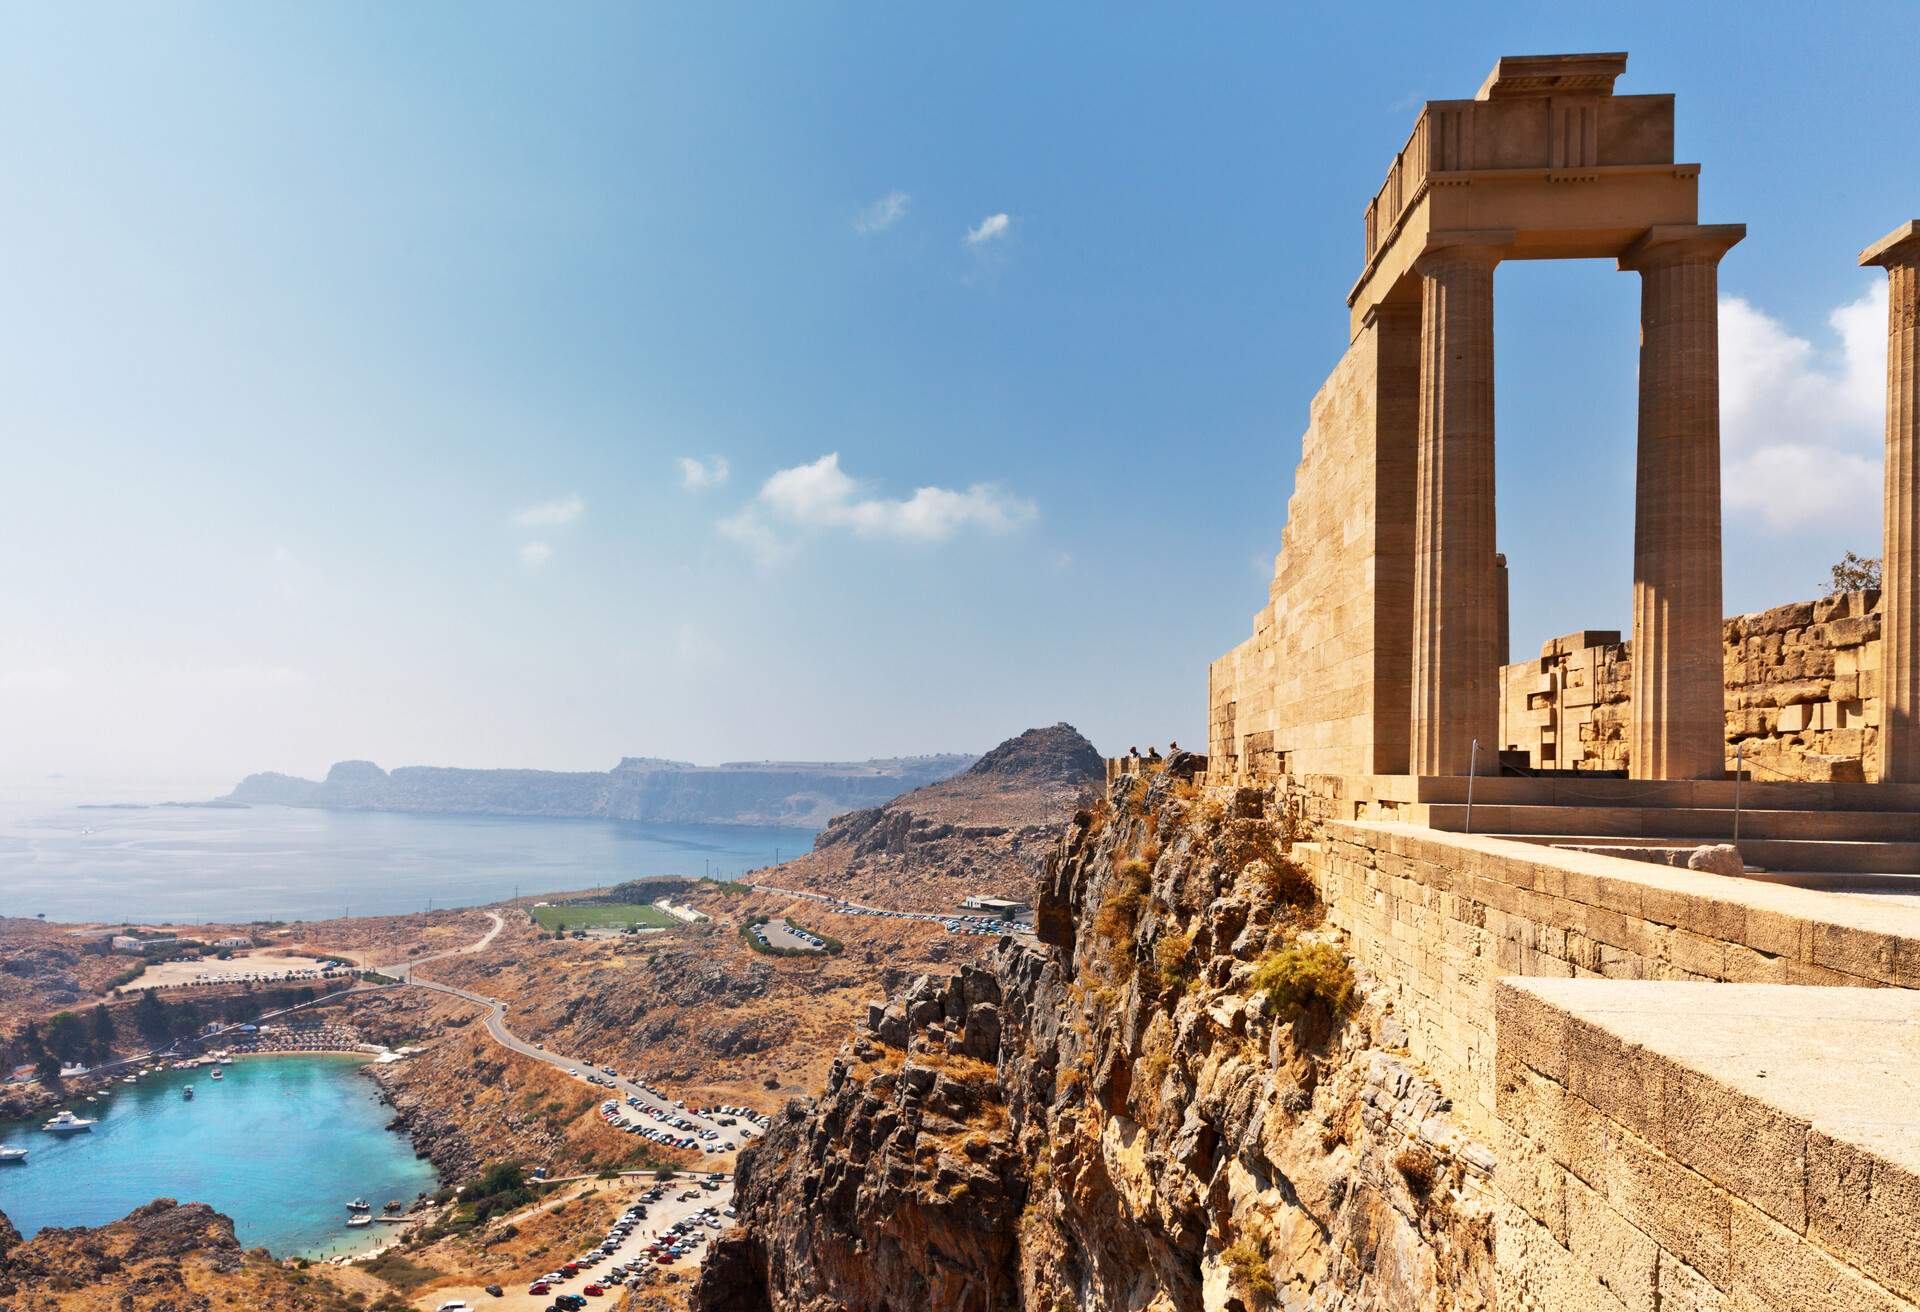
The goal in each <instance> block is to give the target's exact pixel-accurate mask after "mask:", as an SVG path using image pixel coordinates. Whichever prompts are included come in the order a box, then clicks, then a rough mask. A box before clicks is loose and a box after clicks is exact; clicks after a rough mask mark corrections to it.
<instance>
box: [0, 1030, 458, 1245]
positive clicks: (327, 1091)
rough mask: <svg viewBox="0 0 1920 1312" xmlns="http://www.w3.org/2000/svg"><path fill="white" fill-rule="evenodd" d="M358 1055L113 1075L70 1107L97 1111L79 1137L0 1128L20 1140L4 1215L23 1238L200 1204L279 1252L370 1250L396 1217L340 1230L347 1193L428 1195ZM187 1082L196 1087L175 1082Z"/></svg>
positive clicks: (433, 1184) (6, 1171)
mask: <svg viewBox="0 0 1920 1312" xmlns="http://www.w3.org/2000/svg"><path fill="white" fill-rule="evenodd" d="M363 1064H364V1059H362V1058H357V1057H351V1056H309V1055H300V1056H273V1057H244V1058H241V1059H239V1060H237V1061H236V1062H234V1063H233V1064H232V1065H231V1066H228V1067H227V1068H226V1069H225V1073H224V1075H223V1077H222V1078H221V1079H219V1080H214V1079H212V1078H210V1077H211V1074H212V1072H211V1070H210V1069H208V1068H204V1067H203V1068H200V1069H196V1070H168V1071H162V1072H158V1073H155V1074H150V1075H147V1076H144V1077H142V1078H141V1080H140V1081H139V1083H137V1084H131V1085H129V1084H122V1083H119V1082H117V1081H116V1082H115V1083H113V1084H112V1085H111V1086H110V1087H111V1088H112V1089H113V1093H112V1095H111V1096H109V1097H106V1098H101V1099H100V1100H99V1101H98V1102H93V1103H88V1102H85V1101H84V1100H76V1101H75V1102H74V1103H72V1104H70V1106H71V1107H72V1109H73V1110H74V1112H75V1114H76V1115H80V1116H84V1117H87V1118H90V1119H91V1118H98V1120H99V1124H98V1125H96V1126H94V1128H93V1129H92V1130H90V1131H88V1132H86V1133H84V1134H74V1135H69V1136H65V1137H62V1136H58V1135H53V1134H48V1133H45V1132H43V1131H42V1130H41V1129H40V1125H41V1123H42V1121H44V1120H45V1117H44V1116H43V1117H36V1118H35V1119H34V1120H32V1121H28V1122H24V1123H12V1124H5V1125H0V1142H4V1143H7V1144H11V1145H13V1146H14V1147H18V1148H25V1149H28V1150H29V1157H28V1160H27V1161H26V1162H25V1163H24V1164H17V1165H6V1166H0V1212H4V1213H6V1215H7V1216H8V1217H9V1218H10V1219H11V1220H12V1221H13V1223H14V1225H15V1226H17V1227H18V1228H19V1229H20V1231H21V1233H22V1234H24V1235H27V1236H31V1235H33V1234H34V1233H35V1232H36V1231H38V1230H40V1229H41V1228H43V1227H46V1226H95V1225H102V1224H104V1223H106V1222H109V1221H113V1220H116V1219H118V1218H119V1217H121V1216H124V1215H126V1214H127V1213H129V1212H131V1211H133V1210H134V1209H135V1208H137V1207H141V1206H143V1205H145V1204H146V1203H149V1202H152V1201H153V1200H154V1199H155V1198H174V1199H178V1200H180V1201H182V1202H189V1201H190V1202H202V1203H208V1204H210V1205H211V1206H213V1207H214V1208H215V1209H216V1210H218V1211H221V1212H224V1213H226V1214H227V1215H228V1216H231V1217H232V1218H233V1221H234V1227H235V1232H236V1234H237V1235H238V1237H239V1240H240V1242H241V1243H242V1244H243V1245H246V1246H247V1247H253V1246H256V1245H259V1246H264V1247H265V1248H267V1249H269V1250H270V1251H271V1252H273V1253H274V1254H275V1255H276V1256H285V1257H291V1256H305V1257H313V1258H320V1257H330V1256H334V1255H336V1254H342V1253H362V1252H366V1251H368V1250H370V1249H372V1248H373V1247H375V1246H377V1245H378V1244H380V1243H382V1242H384V1241H387V1240H391V1239H392V1238H393V1237H394V1236H393V1234H392V1233H391V1231H393V1230H394V1229H395V1228H396V1227H392V1226H388V1225H382V1224H375V1225H372V1226H367V1227H364V1228H360V1229H351V1230H350V1229H348V1228H347V1227H346V1224H345V1223H346V1217H347V1211H346V1203H347V1200H349V1199H352V1198H365V1199H366V1200H367V1201H368V1202H370V1203H372V1204H373V1206H374V1209H375V1211H376V1212H377V1211H378V1210H379V1209H380V1207H381V1206H383V1205H384V1204H385V1203H386V1202H387V1201H388V1200H389V1199H399V1200H400V1201H401V1202H403V1203H406V1204H409V1205H410V1204H411V1203H412V1202H413V1200H414V1198H415V1197H416V1196H417V1195H418V1194H420V1193H423V1192H424V1193H432V1192H433V1191H434V1190H435V1189H436V1188H438V1180H437V1177H436V1175H435V1172H434V1169H433V1167H432V1165H431V1164H430V1163H428V1162H426V1161H425V1160H423V1159H420V1158H417V1157H415V1156H414V1154H413V1148H412V1145H411V1144H410V1143H409V1141H408V1139H407V1138H406V1136H405V1135H403V1134H400V1133H397V1132H395V1131H391V1130H388V1129H387V1128H386V1127H387V1124H388V1122H389V1120H390V1119H391V1117H392V1113H391V1110H390V1109H389V1108H387V1107H386V1106H385V1105H384V1104H383V1103H382V1102H381V1101H380V1098H379V1095H378V1091H377V1089H376V1088H375V1086H374V1084H373V1083H372V1081H370V1080H367V1079H363V1078H361V1076H360V1074H359V1070H360V1067H361V1066H362V1065H363ZM189 1085H191V1086H192V1087H193V1090H194V1096H193V1097H192V1098H191V1099H188V1098H187V1097H186V1096H185V1092H184V1091H185V1089H186V1087H187V1086H189Z"/></svg>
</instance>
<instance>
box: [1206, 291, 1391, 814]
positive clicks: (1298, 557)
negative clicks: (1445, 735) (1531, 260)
mask: <svg viewBox="0 0 1920 1312" xmlns="http://www.w3.org/2000/svg"><path fill="white" fill-rule="evenodd" d="M1417 319H1418V316H1417V313H1416V314H1414V315H1411V316H1409V315H1407V314H1406V313H1405V312H1404V311H1393V312H1386V313H1383V314H1381V315H1380V316H1379V317H1378V318H1377V319H1376V320H1375V321H1374V322H1373V323H1372V324H1370V325H1369V326H1367V327H1366V328H1364V329H1363V330H1362V331H1361V333H1360V335H1359V336H1358V337H1357V338H1355V339H1354V342H1353V344H1352V346H1350V347H1349V348H1348V350H1347V353H1346V355H1345V356H1344V357H1343V358H1342V359H1341V361H1340V363H1339V365H1338V366H1336V367H1335V369H1334V371H1333V373H1332V374H1331V375H1330V376H1329V377H1328V379H1327V381H1326V383H1325V384H1324V385H1323V386H1322V387H1321V389H1320V391H1319V393H1318V394H1317V395H1316V396H1315V397H1314V399H1313V407H1312V419H1311V422H1310V424H1309V426H1308V428H1307V433H1306V436H1305V438H1304V439H1303V441H1302V445H1301V457H1300V465H1299V469H1298V471H1297V472H1296V474H1295V476H1294V489H1293V495H1292V496H1291V497H1290V498H1289V500H1288V502H1287V521H1286V527H1285V529H1284V530H1283V531H1282V533H1281V546H1280V553H1279V555H1278V556H1277V557H1276V559H1275V564H1274V577H1273V580H1272V582H1271V583H1270V584H1269V586H1268V598H1267V604H1266V605H1265V606H1263V607H1262V608H1261V609H1260V611H1259V612H1258V613H1257V614H1256V615H1255V616H1254V619H1253V635H1252V636H1251V637H1250V638H1248V639H1247V641H1245V642H1243V643H1241V644H1240V645H1239V646H1238V647H1235V648H1234V649H1233V650H1232V651H1230V652H1228V653H1227V654H1226V655H1225V656H1223V657H1221V658H1220V659H1219V660H1217V661H1215V662H1213V664H1212V665H1211V666H1210V667H1209V669H1208V679H1207V685H1208V740H1209V747H1208V753H1209V756H1210V758H1211V759H1212V761H1213V762H1214V769H1216V770H1220V771H1224V772H1225V773H1227V774H1229V775H1233V774H1242V775H1250V776H1255V777H1261V778H1272V777H1275V776H1276V775H1278V774H1280V773H1283V772H1285V771H1287V770H1296V771H1298V770H1306V771H1316V772H1318V771H1331V772H1348V773H1396V772H1399V771H1403V770H1405V769H1406V760H1407V731H1408V720H1409V717H1410V714H1411V697H1412V692H1411V685H1410V683H1409V679H1410V671H1411V667H1412V642H1413V618H1412V605H1413V554H1412V553H1413V472H1414V471H1413V464H1414V422H1415V418H1416V415H1417V409H1416V407H1417V404H1418V397H1417V391H1418V388H1417V378H1418V370H1419V361H1418V355H1417V352H1418V345H1419V332H1418V322H1417Z"/></svg>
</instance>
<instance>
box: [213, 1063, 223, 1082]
mask: <svg viewBox="0 0 1920 1312" xmlns="http://www.w3.org/2000/svg"><path fill="white" fill-rule="evenodd" d="M225 1074H226V1072H224V1071H222V1070H221V1069H220V1068H219V1067H218V1066H215V1067H214V1068H213V1078H214V1079H216V1080H218V1079H221V1078H223V1077H224V1076H225Z"/></svg>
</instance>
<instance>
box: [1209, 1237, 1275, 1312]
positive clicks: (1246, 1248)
mask: <svg viewBox="0 0 1920 1312" xmlns="http://www.w3.org/2000/svg"><path fill="white" fill-rule="evenodd" d="M1267 1257H1268V1250H1267V1245H1266V1242H1265V1241H1264V1240H1253V1239H1245V1238H1242V1239H1236V1240H1234V1241H1233V1243H1232V1245H1231V1246H1229V1247H1228V1248H1227V1250H1226V1251H1225V1252H1223V1253H1222V1254H1220V1260H1221V1262H1223V1263H1224V1264H1225V1265H1226V1268H1227V1270H1228V1271H1231V1272H1232V1273H1233V1279H1234V1283H1235V1284H1237V1285H1239V1286H1240V1288H1241V1289H1242V1290H1244V1291H1245V1292H1246V1295H1247V1301H1248V1302H1249V1303H1252V1304H1253V1305H1254V1306H1255V1307H1266V1306H1268V1305H1270V1304H1271V1303H1272V1302H1273V1301H1274V1299H1276V1298H1278V1297H1279V1295H1280V1290H1279V1287H1278V1286H1276V1285H1275V1284H1274V1283H1273V1273H1272V1272H1271V1271H1269V1270H1268V1269H1267Z"/></svg>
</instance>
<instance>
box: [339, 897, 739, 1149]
mask: <svg viewBox="0 0 1920 1312" xmlns="http://www.w3.org/2000/svg"><path fill="white" fill-rule="evenodd" d="M487 914H488V915H489V916H492V917H493V928H492V929H490V930H488V931H487V935H486V937H485V938H482V939H480V940H478V941H477V942H474V943H469V944H468V945H467V946H465V947H462V948H449V949H447V950H446V951H444V952H436V953H434V954H433V955H432V956H426V957H415V958H414V959H413V960H412V961H409V962H407V963H405V964H404V965H397V966H377V967H375V969H376V970H378V971H379V972H380V973H381V974H383V975H392V976H394V977H395V978H396V979H399V980H400V981H401V982H402V983H405V984H411V985H413V986H414V987H415V988H422V989H432V990H433V991H434V992H436V993H445V994H447V995H449V996H451V997H456V998H461V999H463V1000H465V1001H467V1002H471V1003H473V1004H475V1005H476V1006H479V1007H481V1008H484V1011H483V1013H482V1017H483V1019H484V1020H485V1022H486V1026H487V1035H488V1036H489V1037H490V1038H492V1039H493V1041H494V1042H495V1043H498V1044H499V1045H500V1046H501V1047H503V1048H507V1049H509V1050H511V1051H513V1052H517V1053H519V1054H520V1055H521V1056H523V1057H531V1058H533V1060H535V1061H542V1062H545V1063H546V1064H547V1065H549V1066H552V1067H555V1068H556V1069H559V1070H562V1071H567V1072H569V1073H571V1072H575V1071H577V1072H578V1073H579V1074H578V1075H577V1076H576V1077H575V1078H578V1079H580V1080H581V1083H583V1084H584V1083H585V1082H586V1081H585V1078H584V1077H585V1076H586V1074H587V1072H589V1071H591V1072H593V1073H594V1074H596V1075H599V1076H600V1077H601V1078H602V1079H610V1080H612V1081H613V1087H612V1088H611V1089H609V1088H607V1087H606V1086H605V1085H593V1086H590V1087H592V1088H595V1089H597V1090H600V1091H602V1092H603V1094H604V1096H603V1098H602V1101H605V1099H606V1098H617V1099H618V1100H619V1102H620V1110H621V1112H622V1113H623V1114H625V1115H627V1116H629V1117H630V1118H635V1119H638V1120H639V1121H640V1123H641V1124H643V1125H646V1124H655V1123H656V1122H653V1121H652V1120H651V1119H650V1118H644V1117H639V1116H638V1113H637V1112H636V1111H635V1110H634V1109H633V1108H632V1107H630V1106H628V1105H627V1101H626V1100H627V1099H628V1098H638V1099H639V1100H640V1103H641V1106H642V1107H653V1108H657V1109H659V1110H662V1111H667V1112H671V1113H672V1114H673V1115H675V1116H678V1117H683V1118H684V1119H686V1120H687V1121H689V1122H691V1123H692V1124H693V1126H694V1127H695V1129H700V1130H718V1131H719V1132H720V1135H721V1139H720V1140H719V1142H725V1143H729V1144H731V1145H733V1146H735V1147H738V1146H739V1145H740V1144H742V1143H744V1142H745V1141H746V1139H747V1137H748V1134H749V1133H757V1132H758V1129H759V1127H757V1126H749V1125H748V1124H747V1123H746V1122H744V1121H742V1122H741V1123H740V1124H738V1125H732V1126H727V1125H720V1124H718V1123H717V1122H715V1121H712V1120H710V1119H708V1118H707V1117H704V1116H699V1115H696V1114H695V1113H694V1112H692V1111H691V1110H687V1109H684V1108H678V1107H675V1106H674V1105H673V1101H672V1100H671V1099H669V1098H664V1097H661V1096H660V1095H659V1094H656V1093H654V1092H652V1091H651V1090H649V1089H645V1088H643V1087H641V1086H640V1085H638V1084H635V1083H634V1082H633V1081H632V1080H630V1079H627V1078H626V1077H625V1076H619V1075H614V1076H609V1075H607V1073H606V1072H605V1071H603V1070H601V1069H600V1068H599V1067H598V1066H596V1065H594V1064H593V1063H592V1062H590V1061H583V1060H580V1059H578V1058H574V1057H568V1056H565V1055H563V1054H560V1053H555V1052H548V1051H547V1050H546V1049H545V1048H544V1047H542V1046H541V1045H540V1044H537V1043H529V1042H528V1041H527V1040H525V1039H523V1038H521V1037H520V1036H519V1035H517V1034H515V1033H514V1032H513V1031H512V1030H510V1029H508V1028H507V1004H506V1002H504V1001H502V1000H501V999H499V998H491V997H488V996H487V995H486V994H484V993H475V992H474V991H473V990H472V989H463V988H460V987H459V986H457V985H453V984H443V983H441V982H440V981H438V980H432V979H426V978H423V977H421V976H418V975H415V974H414V973H413V968H414V967H415V966H418V965H423V964H424V963H426V962H429V961H437V960H439V959H441V958H443V957H451V956H459V955H462V954H465V953H472V952H481V951H484V950H485V949H486V948H487V947H488V945H490V944H491V943H492V942H493V940H494V938H495V937H496V936H497V935H498V934H499V933H500V931H501V929H502V928H503V927H504V925H505V922H504V921H502V920H501V919H500V917H499V915H498V914H497V913H495V912H492V911H489V912H488V913H487ZM595 1114H596V1115H597V1114H598V1112H597V1110H596V1112H595ZM674 1133H681V1134H684V1133H686V1131H680V1130H675V1131H674ZM702 1156H706V1154H704V1153H703V1154H702Z"/></svg>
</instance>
